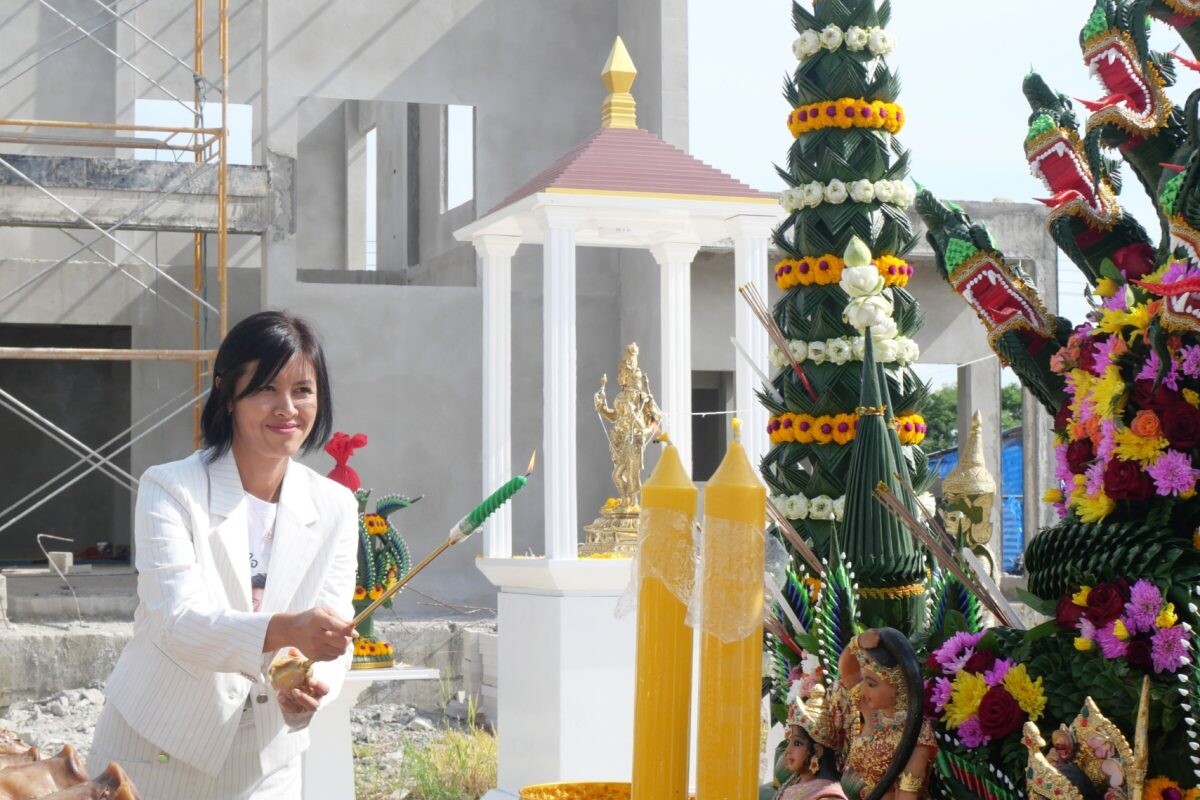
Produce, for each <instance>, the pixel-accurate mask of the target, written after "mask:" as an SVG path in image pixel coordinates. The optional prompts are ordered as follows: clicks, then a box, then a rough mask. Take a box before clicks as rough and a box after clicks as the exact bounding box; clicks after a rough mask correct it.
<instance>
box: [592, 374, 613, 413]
mask: <svg viewBox="0 0 1200 800" xmlns="http://www.w3.org/2000/svg"><path fill="white" fill-rule="evenodd" d="M607 387H608V373H605V374H603V375H601V376H600V391H598V392H596V395H595V397H594V398H593V402H594V404H595V406H596V413H597V414H599V415H600V417H601V418H602V419H603V420H604V421H605V422H616V421H617V412H616V411H615V410H614V409H612V408H610V407H609V405H608V397H607V396H606V395H607Z"/></svg>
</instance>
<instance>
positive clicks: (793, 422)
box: [767, 412, 858, 445]
mask: <svg viewBox="0 0 1200 800" xmlns="http://www.w3.org/2000/svg"><path fill="white" fill-rule="evenodd" d="M857 425H858V417H856V416H855V415H854V414H832V415H830V414H825V415H822V416H819V417H814V416H813V415H812V414H792V413H790V412H789V413H787V414H780V415H779V416H777V417H771V421H770V422H769V423H768V424H767V433H768V434H770V437H771V443H772V444H782V443H784V442H796V443H798V444H838V445H845V444H850V442H851V441H853V440H854V432H855V428H856V427H857Z"/></svg>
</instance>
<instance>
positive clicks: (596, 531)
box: [579, 506, 638, 558]
mask: <svg viewBox="0 0 1200 800" xmlns="http://www.w3.org/2000/svg"><path fill="white" fill-rule="evenodd" d="M583 530H584V531H585V532H586V533H587V541H586V542H584V543H583V544H581V545H579V555H581V556H595V555H607V554H613V555H618V556H626V557H630V558H632V557H633V554H634V553H636V552H637V544H638V512H637V510H636V507H634V508H633V509H629V508H627V507H624V506H617V507H616V508H611V509H610V508H603V509H601V510H600V516H599V517H597V518H596V520H595V521H594V522H592V523H590V524H588V525H584V526H583Z"/></svg>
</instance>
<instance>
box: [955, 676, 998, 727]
mask: <svg viewBox="0 0 1200 800" xmlns="http://www.w3.org/2000/svg"><path fill="white" fill-rule="evenodd" d="M1010 672H1011V670H1010ZM987 690H988V685H987V681H985V680H984V679H983V676H982V675H975V674H973V673H970V672H960V673H958V677H956V678H955V679H954V683H953V684H952V685H951V687H950V702H948V703H946V724H947V725H949V726H950V727H951V728H957V727H958V726H959V725H962V724H963V723H964V722H966V721H967V720H968V719H970V718H971V715H973V714H974V713H975V712H976V711H978V710H979V703H980V702H981V701H982V700H983V696H984V695H985V694H987Z"/></svg>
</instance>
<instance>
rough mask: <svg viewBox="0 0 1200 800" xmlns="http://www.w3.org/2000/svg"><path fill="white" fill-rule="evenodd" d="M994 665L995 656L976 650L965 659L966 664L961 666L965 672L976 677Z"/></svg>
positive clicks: (988, 652)
mask: <svg viewBox="0 0 1200 800" xmlns="http://www.w3.org/2000/svg"><path fill="white" fill-rule="evenodd" d="M995 665H996V654H995V653H992V652H990V651H988V650H976V651H975V652H974V653H972V654H971V657H970V658H968V659H967V663H966V664H964V665H963V669H965V670H966V671H967V672H971V673H974V674H976V675H978V674H980V673H984V672H987V671H988V670H989V669H991V668H992V667H993V666H995Z"/></svg>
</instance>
